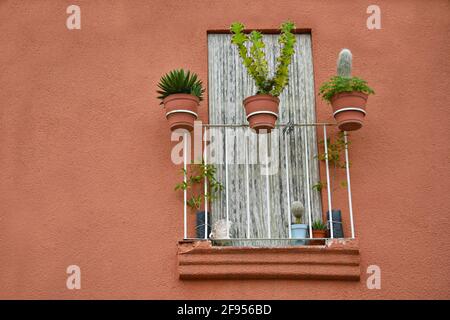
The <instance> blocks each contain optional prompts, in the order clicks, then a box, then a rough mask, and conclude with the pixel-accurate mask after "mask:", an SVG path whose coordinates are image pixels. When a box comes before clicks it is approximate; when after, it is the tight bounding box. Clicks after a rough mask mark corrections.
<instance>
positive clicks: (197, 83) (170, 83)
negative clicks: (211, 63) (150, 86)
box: [156, 69, 205, 103]
mask: <svg viewBox="0 0 450 320" xmlns="http://www.w3.org/2000/svg"><path fill="white" fill-rule="evenodd" d="M158 87H159V89H160V90H157V91H156V92H157V93H159V94H160V95H159V96H158V99H161V100H164V98H166V97H168V96H170V95H171V94H175V93H186V94H192V95H194V96H196V97H197V98H198V99H199V100H200V101H202V100H203V93H204V92H205V89H204V88H203V84H202V81H201V80H200V79H199V78H198V76H197V74H195V73H191V72H190V71H189V70H188V71H185V70H183V69H179V70H172V71H170V72H169V73H166V74H165V75H163V76H162V77H161V80H160V81H159V83H158ZM161 103H162V102H161Z"/></svg>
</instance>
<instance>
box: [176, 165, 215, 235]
mask: <svg viewBox="0 0 450 320" xmlns="http://www.w3.org/2000/svg"><path fill="white" fill-rule="evenodd" d="M182 173H183V175H184V174H186V175H188V172H186V171H185V170H184V168H183V169H182ZM215 175H216V168H215V167H214V166H213V165H212V164H205V163H204V162H202V163H199V164H191V166H190V172H189V176H188V177H187V178H186V181H184V180H183V181H182V182H181V183H179V184H177V185H176V186H175V190H183V191H184V190H187V191H188V192H189V194H188V198H187V200H186V204H187V206H188V207H190V208H191V209H192V210H195V211H196V222H197V226H196V234H197V238H204V237H205V211H201V210H200V208H201V206H202V202H203V201H204V200H205V199H206V200H207V201H209V202H211V201H212V200H214V199H216V198H217V194H218V193H219V192H220V191H222V190H223V185H222V184H221V183H220V182H219V181H217V179H216V176H215ZM205 180H206V181H207V184H208V190H207V192H206V195H205V194H204V183H205ZM207 228H208V229H207V234H209V233H210V230H211V219H210V212H209V214H208V227H207Z"/></svg>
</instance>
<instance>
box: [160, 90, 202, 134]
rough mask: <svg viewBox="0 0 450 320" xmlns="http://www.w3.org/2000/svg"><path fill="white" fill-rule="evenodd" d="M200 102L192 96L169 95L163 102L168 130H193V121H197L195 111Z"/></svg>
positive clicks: (181, 94) (182, 94)
mask: <svg viewBox="0 0 450 320" xmlns="http://www.w3.org/2000/svg"><path fill="white" fill-rule="evenodd" d="M199 102H200V100H199V99H198V97H196V96H193V95H192V94H185V93H176V94H171V95H170V96H168V97H166V98H165V99H164V100H163V103H164V108H165V109H166V119H167V121H169V126H170V130H172V131H174V130H176V129H186V130H189V131H192V130H193V129H194V121H195V120H196V119H197V117H198V115H197V109H198V105H199Z"/></svg>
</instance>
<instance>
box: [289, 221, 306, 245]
mask: <svg viewBox="0 0 450 320" xmlns="http://www.w3.org/2000/svg"><path fill="white" fill-rule="evenodd" d="M307 233H308V225H307V224H293V225H291V234H292V238H293V239H296V238H306V235H307ZM292 242H293V243H294V244H295V245H298V246H304V245H305V243H306V241H305V240H296V241H292Z"/></svg>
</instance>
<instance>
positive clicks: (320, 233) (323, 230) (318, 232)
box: [309, 220, 327, 245]
mask: <svg viewBox="0 0 450 320" xmlns="http://www.w3.org/2000/svg"><path fill="white" fill-rule="evenodd" d="M311 228H312V233H313V238H326V237H327V225H326V224H325V223H323V222H322V221H321V220H315V221H314V222H313V224H312V225H311ZM324 242H325V241H324V240H311V241H310V242H309V244H311V245H322V244H324Z"/></svg>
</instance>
